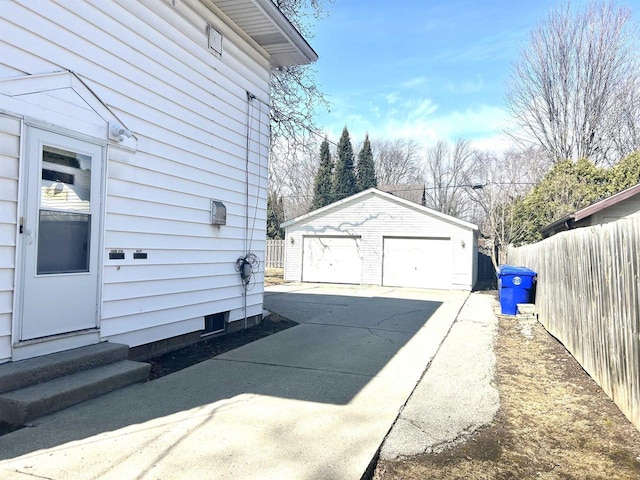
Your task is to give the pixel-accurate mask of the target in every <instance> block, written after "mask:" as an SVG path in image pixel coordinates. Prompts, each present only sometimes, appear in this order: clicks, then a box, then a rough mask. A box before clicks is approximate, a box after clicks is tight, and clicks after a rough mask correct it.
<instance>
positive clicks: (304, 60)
mask: <svg viewBox="0 0 640 480" xmlns="http://www.w3.org/2000/svg"><path fill="white" fill-rule="evenodd" d="M253 1H254V3H255V4H256V5H257V6H258V8H260V10H262V12H264V14H265V15H266V16H267V17H268V18H269V19H270V20H271V21H272V22H273V23H274V25H275V26H276V27H277V28H278V29H279V30H280V31H281V32H282V34H283V35H284V36H285V38H287V40H289V42H291V43H292V44H293V45H294V46H295V47H296V49H297V50H298V52H299V53H300V57H299V59H298V60H297V63H291V64H289V65H286V63H289V62H278V63H279V64H278V65H273V66H274V67H285V66H290V65H305V64H309V63H313V62H315V61H316V60H318V54H317V53H316V51H315V50H314V49H313V47H311V45H310V44H309V42H307V40H306V39H305V38H304V37H303V36H302V34H301V33H300V32H299V31H298V29H297V28H296V27H294V26H293V24H292V23H291V21H289V19H288V18H287V17H286V16H285V15H284V14H283V13H282V12H281V11H280V9H279V8H278V7H277V6H276V5H275V3H273V2H272V1H271V0H253ZM264 48H265V50H267V51H269V48H268V47H264ZM276 58H277V57H276Z"/></svg>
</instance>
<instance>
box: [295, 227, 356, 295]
mask: <svg viewBox="0 0 640 480" xmlns="http://www.w3.org/2000/svg"><path fill="white" fill-rule="evenodd" d="M361 243H362V242H361V239H360V237H324V236H323V237H320V236H317V237H316V236H314V237H304V239H303V242H302V249H303V258H302V281H303V282H327V283H352V284H359V283H361V282H362V245H361Z"/></svg>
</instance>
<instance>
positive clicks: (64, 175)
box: [37, 145, 91, 275]
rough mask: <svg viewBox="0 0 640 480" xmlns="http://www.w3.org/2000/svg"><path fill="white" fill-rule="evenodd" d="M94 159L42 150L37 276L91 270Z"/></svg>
mask: <svg viewBox="0 0 640 480" xmlns="http://www.w3.org/2000/svg"><path fill="white" fill-rule="evenodd" d="M90 212H91V157H90V156H88V155H83V154H80V153H75V152H71V151H67V150H62V149H59V148H54V147H50V146H46V145H45V146H43V147H42V172H41V175H40V208H39V216H38V254H37V273H38V275H49V274H60V273H81V272H88V271H89V254H90V251H89V250H90V245H91V228H90V226H91V213H90Z"/></svg>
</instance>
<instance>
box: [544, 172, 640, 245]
mask: <svg viewBox="0 0 640 480" xmlns="http://www.w3.org/2000/svg"><path fill="white" fill-rule="evenodd" d="M636 215H640V183H639V184H638V185H634V186H633V187H630V188H627V189H626V190H623V191H622V192H619V193H616V194H615V195H611V196H610V197H607V198H605V199H603V200H600V201H599V202H596V203H594V204H592V205H589V206H588V207H585V208H582V209H580V210H578V211H577V212H574V213H571V214H569V215H566V216H564V217H562V218H560V219H558V220H556V221H555V222H553V223H550V224H549V225H547V226H546V227H544V228H542V229H541V230H540V233H542V236H543V237H544V238H547V237H550V236H551V235H555V234H556V233H558V232H563V231H566V230H572V229H574V228H581V227H590V226H592V225H602V224H605V223H609V222H615V221H616V220H620V219H622V218H629V217H633V216H636Z"/></svg>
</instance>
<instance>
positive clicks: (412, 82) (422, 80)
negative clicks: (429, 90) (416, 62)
mask: <svg viewBox="0 0 640 480" xmlns="http://www.w3.org/2000/svg"><path fill="white" fill-rule="evenodd" d="M426 83H427V78H426V77H413V78H410V79H409V80H407V81H404V82H402V83H401V84H400V85H401V86H402V88H415V87H419V86H422V85H425V84H426Z"/></svg>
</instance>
